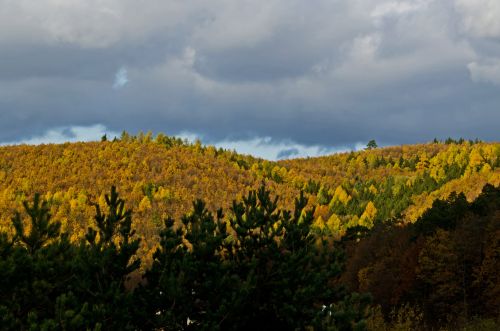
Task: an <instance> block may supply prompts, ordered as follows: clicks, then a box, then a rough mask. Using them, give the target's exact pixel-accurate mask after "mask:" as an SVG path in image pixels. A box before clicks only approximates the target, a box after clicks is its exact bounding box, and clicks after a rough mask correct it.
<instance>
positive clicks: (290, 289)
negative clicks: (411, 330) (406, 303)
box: [138, 186, 367, 330]
mask: <svg viewBox="0 0 500 331" xmlns="http://www.w3.org/2000/svg"><path fill="white" fill-rule="evenodd" d="M306 204H307V199H305V197H304V196H303V195H301V196H300V197H299V198H298V199H296V201H295V210H294V211H293V212H290V211H286V210H281V209H278V208H277V198H275V199H272V198H271V196H270V193H269V191H267V190H266V189H265V188H264V187H263V186H262V187H261V188H260V189H259V190H257V191H250V193H249V194H248V196H247V197H246V198H243V201H242V202H236V201H235V202H233V206H232V208H231V216H230V217H229V219H227V220H223V215H222V212H221V211H219V212H218V213H217V215H216V217H214V216H213V214H211V213H210V212H208V211H207V210H206V209H205V205H204V204H203V203H202V202H197V203H195V204H194V205H193V212H192V213H191V214H189V215H187V216H185V217H184V218H183V219H182V221H181V223H180V224H179V223H178V224H176V223H175V222H174V221H173V220H172V219H167V220H166V221H165V225H166V228H165V230H164V231H162V233H161V244H160V247H159V249H158V250H157V251H156V253H155V255H154V262H153V266H152V268H151V270H150V271H149V272H147V273H146V275H145V280H146V281H147V285H146V286H145V287H143V288H141V289H140V290H139V292H138V293H141V294H140V296H141V298H142V299H141V300H142V301H141V302H142V303H143V304H144V305H147V306H148V311H149V312H150V313H149V314H150V315H151V314H152V313H156V316H155V319H154V321H153V323H152V327H154V328H160V329H161V328H166V329H175V330H188V329H196V330H277V329H279V330H295V329H305V328H307V327H315V330H323V329H325V330H326V329H329V328H332V327H338V328H340V329H342V330H350V329H352V328H353V327H355V326H356V325H358V326H362V325H363V323H364V318H365V313H366V303H367V297H366V296H351V295H350V294H349V293H347V292H346V291H345V290H344V289H342V288H341V287H338V286H336V285H333V284H334V283H333V281H334V280H335V279H336V278H337V277H338V276H339V274H340V270H341V265H342V261H343V260H342V252H341V251H340V250H338V249H331V248H330V247H327V243H326V242H325V241H322V240H319V241H318V239H320V238H317V237H315V236H314V235H312V233H311V225H312V223H313V221H314V218H313V213H312V211H306V210H305V206H306ZM299 269H300V272H297V270H299ZM322 307H323V308H322ZM188 321H189V323H188Z"/></svg>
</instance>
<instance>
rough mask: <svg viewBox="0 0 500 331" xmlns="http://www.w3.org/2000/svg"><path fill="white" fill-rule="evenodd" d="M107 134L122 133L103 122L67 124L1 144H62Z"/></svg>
mask: <svg viewBox="0 0 500 331" xmlns="http://www.w3.org/2000/svg"><path fill="white" fill-rule="evenodd" d="M105 134H106V135H107V137H108V138H110V139H112V138H113V137H119V136H120V134H118V133H117V132H113V131H110V130H107V129H106V127H105V126H104V125H102V124H95V125H90V126H67V127H58V128H53V129H49V130H47V131H46V132H45V133H44V134H42V135H40V136H33V137H30V138H27V139H22V140H19V141H12V142H4V143H1V144H0V145H19V144H28V145H39V144H62V143H65V142H77V141H98V140H100V139H101V137H102V136H104V135H105Z"/></svg>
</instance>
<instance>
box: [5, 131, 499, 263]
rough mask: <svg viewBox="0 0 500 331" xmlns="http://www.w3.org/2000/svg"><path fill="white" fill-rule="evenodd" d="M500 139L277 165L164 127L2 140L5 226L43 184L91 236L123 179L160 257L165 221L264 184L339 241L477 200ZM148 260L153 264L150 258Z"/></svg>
mask: <svg viewBox="0 0 500 331" xmlns="http://www.w3.org/2000/svg"><path fill="white" fill-rule="evenodd" d="M499 165H500V145H499V144H498V143H483V142H479V141H477V142H468V141H465V140H457V141H453V142H451V141H449V142H448V143H431V144H421V145H411V146H410V145H405V146H397V147H389V148H372V149H369V150H365V151H360V152H350V153H341V154H335V155H332V156H326V157H318V158H308V159H294V160H286V161H279V162H272V161H267V160H262V159H258V158H254V157H251V156H246V155H240V154H238V153H236V152H234V151H228V150H223V149H220V148H219V149H218V148H215V147H213V146H203V145H202V144H201V143H200V142H199V141H197V142H194V143H189V142H187V141H183V140H181V139H178V138H175V137H169V136H166V135H164V134H158V135H156V136H153V135H152V134H151V133H150V132H149V133H145V134H144V133H139V134H138V135H135V136H133V135H130V134H128V133H126V132H124V133H123V134H122V135H121V137H118V138H115V139H108V137H107V138H106V140H105V141H102V142H91V143H74V144H69V143H68V144H60V145H40V146H27V145H21V146H5V147H0V230H2V231H6V232H9V231H10V232H12V228H11V227H10V226H9V224H10V219H9V217H8V215H9V212H10V210H11V209H12V208H13V207H15V208H21V207H22V201H24V200H25V199H26V198H27V197H29V195H30V194H31V193H32V192H34V191H35V190H36V191H39V192H40V193H41V197H42V198H44V199H45V200H47V201H48V205H47V206H48V208H49V209H50V212H51V213H52V215H53V217H54V219H56V220H58V221H59V222H61V228H62V230H63V231H65V232H68V233H69V237H70V238H69V239H70V241H71V242H76V241H78V240H79V239H80V238H83V237H84V236H85V234H86V229H87V227H88V226H89V225H90V224H89V220H91V219H92V215H93V213H94V207H93V206H92V205H91V203H90V202H91V201H97V202H98V203H99V204H100V206H101V207H104V205H105V198H104V192H106V190H107V189H108V187H110V186H111V185H113V184H116V183H120V191H121V194H122V196H123V198H124V199H126V201H127V202H128V204H129V205H130V206H131V207H132V208H133V209H134V211H135V216H134V217H135V219H136V222H134V230H136V231H137V233H138V234H139V235H140V236H141V238H142V240H141V242H140V247H139V250H138V255H140V257H141V258H142V259H143V261H149V262H151V261H152V255H153V253H154V251H155V247H156V245H157V243H158V241H159V233H160V231H161V228H162V226H163V224H162V223H163V222H162V220H163V219H164V218H166V217H169V216H170V217H173V218H174V219H177V220H180V218H181V216H182V215H184V214H185V213H187V212H188V211H189V210H190V208H191V201H193V200H195V199H198V198H202V199H203V200H204V201H205V202H206V206H207V209H208V210H210V211H211V212H215V211H216V208H218V207H219V206H220V207H223V208H225V209H227V208H229V207H230V206H231V201H232V199H234V198H241V197H243V196H244V195H245V192H246V191H248V190H249V189H255V188H257V187H258V186H259V185H260V183H262V182H263V181H264V182H265V183H266V185H267V186H268V187H269V188H270V189H271V190H272V191H273V192H275V193H276V194H277V195H279V196H280V197H281V199H280V201H279V207H280V208H286V209H292V208H293V201H294V197H295V196H297V194H298V193H299V191H301V190H302V191H304V192H306V193H307V195H306V196H307V198H308V206H316V208H315V214H314V218H315V224H316V226H317V228H318V232H324V233H325V234H326V232H330V233H333V235H334V236H336V237H337V238H340V237H341V236H342V235H344V234H345V232H346V231H347V228H349V227H352V226H367V227H371V226H373V224H374V223H376V222H378V221H380V220H385V219H388V218H398V217H400V216H401V217H403V218H404V219H405V220H407V221H409V222H414V221H416V220H417V219H418V217H419V216H421V215H422V213H423V212H424V211H425V210H426V209H428V208H430V207H431V206H432V203H433V201H434V200H436V199H443V198H446V197H447V196H448V195H449V194H450V193H451V192H454V191H456V192H464V194H465V195H466V197H467V199H468V200H469V201H471V200H473V199H474V198H475V197H477V195H478V194H479V193H480V190H481V188H482V187H483V186H484V185H485V184H486V183H491V184H493V185H499V184H500V167H499ZM144 265H146V264H144Z"/></svg>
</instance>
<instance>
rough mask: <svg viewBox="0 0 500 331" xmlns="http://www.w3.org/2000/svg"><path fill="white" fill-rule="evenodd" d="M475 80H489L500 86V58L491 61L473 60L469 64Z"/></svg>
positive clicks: (471, 75) (471, 74)
mask: <svg viewBox="0 0 500 331" xmlns="http://www.w3.org/2000/svg"><path fill="white" fill-rule="evenodd" d="M467 68H468V69H469V73H470V77H471V79H472V81H474V82H487V83H493V84H495V85H499V86H500V60H495V61H490V62H489V63H477V62H471V63H469V64H468V65H467Z"/></svg>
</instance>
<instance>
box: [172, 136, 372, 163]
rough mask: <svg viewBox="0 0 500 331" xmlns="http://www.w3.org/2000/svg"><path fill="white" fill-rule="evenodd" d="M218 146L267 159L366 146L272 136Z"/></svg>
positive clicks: (231, 141) (217, 145) (219, 142)
mask: <svg viewBox="0 0 500 331" xmlns="http://www.w3.org/2000/svg"><path fill="white" fill-rule="evenodd" d="M179 137H180V138H182V139H186V140H188V141H190V142H194V141H195V140H197V139H199V140H201V141H203V139H202V137H200V136H199V135H197V134H195V133H191V132H183V133H181V134H180V135H179ZM213 145H214V146H215V147H217V148H224V149H228V150H235V151H236V152H238V153H240V154H249V155H253V156H256V157H261V158H264V159H267V160H278V159H286V158H297V157H308V156H310V157H313V156H320V155H327V154H333V153H341V152H347V151H351V150H360V149H363V148H364V147H365V144H362V143H357V144H355V145H354V146H351V147H348V146H340V147H339V146H336V147H325V146H318V145H309V146H306V145H302V144H298V143H296V142H294V141H292V140H282V141H275V140H273V139H272V138H271V137H255V138H252V139H241V140H229V139H226V140H222V141H218V142H215V143H213Z"/></svg>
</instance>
